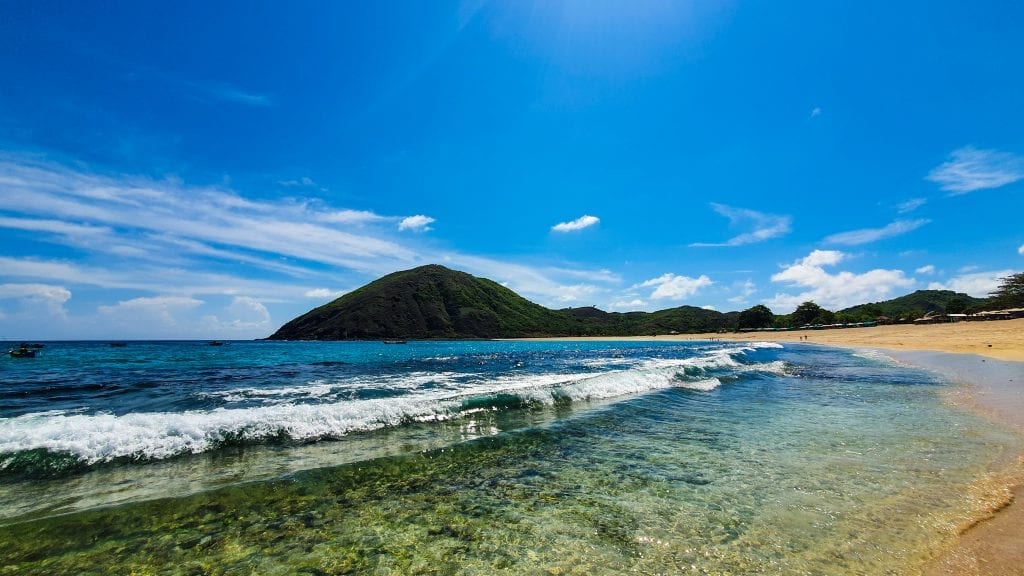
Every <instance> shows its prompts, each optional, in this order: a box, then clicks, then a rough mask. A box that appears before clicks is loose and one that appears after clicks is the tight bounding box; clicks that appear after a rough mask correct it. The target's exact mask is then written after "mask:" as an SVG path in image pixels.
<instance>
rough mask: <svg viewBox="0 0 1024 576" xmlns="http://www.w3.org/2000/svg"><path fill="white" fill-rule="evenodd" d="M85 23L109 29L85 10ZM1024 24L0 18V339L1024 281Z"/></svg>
mask: <svg viewBox="0 0 1024 576" xmlns="http://www.w3.org/2000/svg"><path fill="white" fill-rule="evenodd" d="M99 4H102V5H99ZM1022 26H1024V4H1021V3H1016V2H959V3H950V2H903V3H891V2H856V3H853V2H851V3H838V2H826V3H821V2H744V3H737V2H685V1H678V2H662V1H649V2H642V1H631V2H609V1H601V0H594V1H583V0H573V1H564V2H554V1H552V2H546V1H545V2H530V1H525V0H524V1H522V2H505V3H497V2H486V1H464V2H443V1H438V2H363V3H356V2H304V3H298V4H291V3H287V4H286V3H261V2H249V1H246V2H237V3H235V2H163V3H155V2H104V3H87V2H48V1H43V0H33V1H31V2H29V1H25V2H20V1H15V2H2V3H0V74H2V78H3V82H2V83H0V200H2V203H0V245H2V246H3V249H2V250H0V338H11V339H23V338H32V339H43V338H117V339H120V338H253V337H264V336H267V335H268V334H270V333H271V332H273V331H274V330H275V329H276V328H277V327H278V326H280V325H281V324H282V323H284V322H286V321H287V320H289V319H291V318H292V317H294V316H296V315H298V314H300V313H302V312H305V311H306V310H308V309H310V308H312V307H314V306H318V305H320V304H322V303H324V302H327V301H329V300H330V299H332V298H334V297H336V296H337V295H339V294H342V293H344V292H345V291H348V290H352V289H354V288H356V287H358V286H360V285H362V284H365V283H366V282H369V281H371V280H373V279H375V278H377V277H379V276H381V275H383V274H386V273H389V272H393V271H396V270H403V269H408V268H412V267H415V266H418V265H421V264H427V263H440V264H444V265H447V266H449V267H452V268H456V269H460V270H465V271H468V272H470V273H473V274H476V275H479V276H484V277H488V278H491V279H494V280H496V281H499V282H502V283H504V284H506V285H507V286H509V287H510V288H513V289H515V290H516V291H518V292H520V293H521V294H523V295H524V296H526V297H528V298H530V299H532V300H534V301H536V302H539V303H541V304H544V305H547V306H551V307H555V308H561V307H566V306H586V305H597V306H598V307H600V308H602V309H605V310H615V311H627V310H657V309H662V308H669V307H673V306H679V305H683V304H687V305H694V306H709V307H714V308H715V309H718V310H722V311H726V310H742V309H745V308H748V307H750V306H752V305H754V304H759V303H764V304H767V305H769V306H770V307H771V308H772V309H773V310H774V311H775V312H777V313H786V312H789V311H791V310H792V309H793V308H794V307H795V305H796V304H798V303H800V302H802V301H805V300H814V301H815V302H817V303H819V304H821V305H822V306H825V307H828V308H830V309H839V308H842V307H845V306H849V305H853V304H858V303H862V302H867V301H877V300H882V299H887V298H891V297H895V296H899V295H902V294H905V293H909V292H911V291H913V290H916V289H921V288H951V289H955V290H959V291H964V292H967V293H969V294H973V295H979V296H981V295H985V294H986V293H987V292H989V291H990V290H991V289H992V288H993V287H994V286H995V285H996V283H997V279H998V278H999V277H1001V276H1005V275H1007V274H1009V273H1012V272H1016V271H1020V270H1022V269H1024V226H1022V225H1021V215H1022V214H1024V194H1022V192H1024V114H1022V112H1021V104H1020V103H1021V102H1024V76H1022V75H1021V74H1020V69H1021V67H1020V63H1021V61H1022V58H1024V35H1022V34H1020V33H1019V32H1020V30H1021V28H1022Z"/></svg>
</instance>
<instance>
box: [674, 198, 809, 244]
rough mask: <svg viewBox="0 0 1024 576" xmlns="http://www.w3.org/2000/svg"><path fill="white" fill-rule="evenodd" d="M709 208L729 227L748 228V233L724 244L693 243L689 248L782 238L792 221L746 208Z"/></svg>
mask: <svg viewBox="0 0 1024 576" xmlns="http://www.w3.org/2000/svg"><path fill="white" fill-rule="evenodd" d="M711 208H712V209H713V210H714V211H715V212H718V213H719V214H721V215H722V216H725V217H726V218H728V219H729V225H730V226H733V227H749V228H751V230H750V231H749V232H744V233H743V234H740V235H738V236H733V237H732V238H730V239H728V240H726V241H725V242H694V243H693V244H690V246H695V247H715V246H742V245H744V244H754V243H756V242H763V241H765V240H769V239H771V238H777V237H779V236H784V235H786V234H789V232H790V223H791V221H792V219H791V218H790V217H789V216H782V215H778V214H766V213H764V212H757V211H755V210H748V209H746V208H734V207H732V206H726V205H724V204H716V203H712V204H711Z"/></svg>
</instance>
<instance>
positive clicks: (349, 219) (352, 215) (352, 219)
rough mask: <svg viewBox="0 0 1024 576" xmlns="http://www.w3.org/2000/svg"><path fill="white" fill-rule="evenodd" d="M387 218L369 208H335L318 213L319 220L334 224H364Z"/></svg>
mask: <svg viewBox="0 0 1024 576" xmlns="http://www.w3.org/2000/svg"><path fill="white" fill-rule="evenodd" d="M388 219H389V218H388V217H386V216H381V215H379V214H375V213H373V212H370V211H369V210H337V211H335V212H326V213H323V214H321V215H320V221H321V222H333V223H336V224H365V223H367V222H380V221H382V220H388Z"/></svg>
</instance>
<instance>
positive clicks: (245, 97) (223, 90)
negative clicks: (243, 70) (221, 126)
mask: <svg viewBox="0 0 1024 576" xmlns="http://www.w3.org/2000/svg"><path fill="white" fill-rule="evenodd" d="M193 86H200V85H199V84H193ZM205 88H206V90H207V91H208V92H209V93H210V94H212V95H213V96H215V97H216V98H218V99H220V100H224V101H226V102H238V103H240V104H248V105H249V106H259V107H268V106H272V105H273V104H274V103H273V101H271V99H270V97H269V96H267V95H266V94H257V93H255V92H247V91H245V90H241V89H239V88H236V87H234V86H231V85H230V84H213V85H209V86H206V87H205Z"/></svg>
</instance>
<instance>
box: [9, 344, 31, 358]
mask: <svg viewBox="0 0 1024 576" xmlns="http://www.w3.org/2000/svg"><path fill="white" fill-rule="evenodd" d="M7 353H8V354H10V355H11V358H35V357H36V351H35V350H33V349H32V348H29V347H28V346H19V347H18V348H11V349H10V350H8V351H7Z"/></svg>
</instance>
